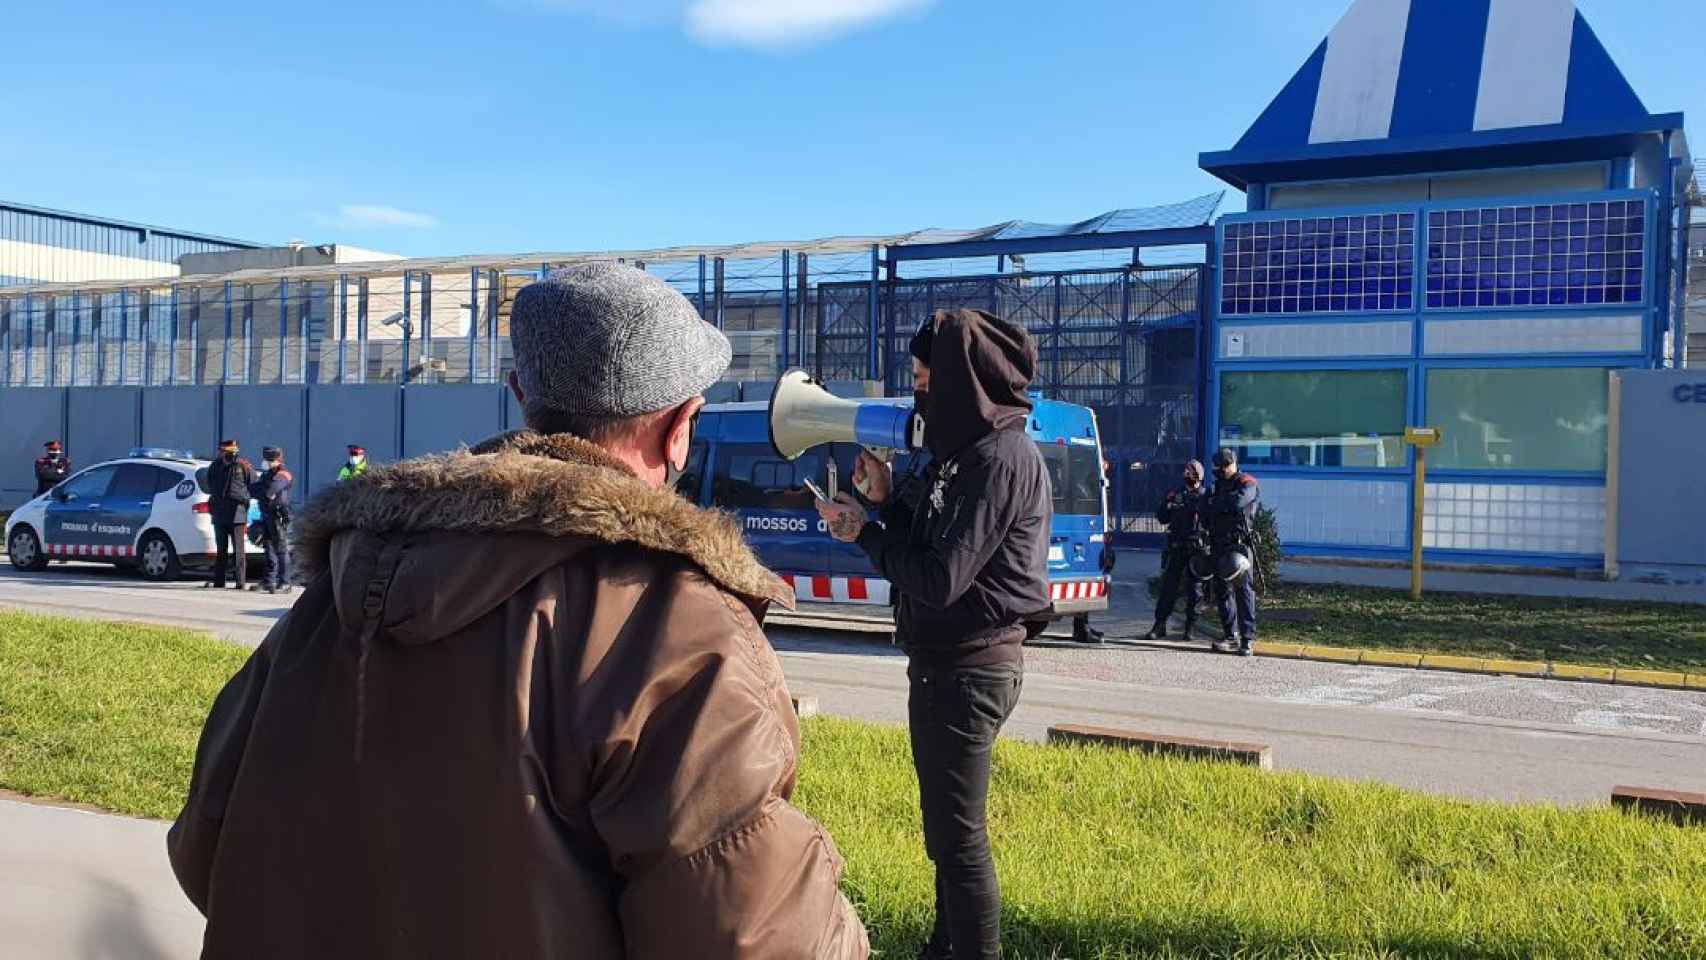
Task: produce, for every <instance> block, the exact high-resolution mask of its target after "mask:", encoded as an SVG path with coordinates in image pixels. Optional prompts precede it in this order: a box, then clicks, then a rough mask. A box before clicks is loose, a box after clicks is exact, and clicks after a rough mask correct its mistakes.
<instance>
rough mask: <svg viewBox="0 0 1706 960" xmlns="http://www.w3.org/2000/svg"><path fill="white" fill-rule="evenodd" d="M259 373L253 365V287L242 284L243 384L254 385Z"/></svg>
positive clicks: (255, 365) (248, 284)
mask: <svg viewBox="0 0 1706 960" xmlns="http://www.w3.org/2000/svg"><path fill="white" fill-rule="evenodd" d="M259 373H260V369H259V365H258V364H256V363H255V285H254V284H252V283H245V284H243V381H242V382H243V383H254V382H255V380H256V379H257V375H258V374H259Z"/></svg>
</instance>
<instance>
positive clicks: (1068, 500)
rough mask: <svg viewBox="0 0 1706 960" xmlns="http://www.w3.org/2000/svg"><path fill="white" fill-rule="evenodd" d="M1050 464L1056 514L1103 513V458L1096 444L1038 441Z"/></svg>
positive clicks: (1039, 447)
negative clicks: (1069, 444)
mask: <svg viewBox="0 0 1706 960" xmlns="http://www.w3.org/2000/svg"><path fill="white" fill-rule="evenodd" d="M1037 449H1038V450H1041V451H1042V454H1043V463H1044V464H1045V465H1046V466H1047V467H1048V480H1049V486H1050V487H1051V488H1052V489H1053V491H1054V512H1055V515H1056V516H1101V514H1102V459H1101V457H1099V456H1098V455H1097V453H1096V448H1095V447H1085V446H1077V445H1073V446H1068V445H1066V444H1062V443H1042V442H1039V443H1038V444H1037Z"/></svg>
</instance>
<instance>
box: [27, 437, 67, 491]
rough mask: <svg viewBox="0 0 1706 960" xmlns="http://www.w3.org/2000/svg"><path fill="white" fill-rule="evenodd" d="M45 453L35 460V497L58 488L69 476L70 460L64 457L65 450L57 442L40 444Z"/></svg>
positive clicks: (51, 441)
mask: <svg viewBox="0 0 1706 960" xmlns="http://www.w3.org/2000/svg"><path fill="white" fill-rule="evenodd" d="M42 446H43V447H44V448H46V452H45V453H44V454H42V455H41V456H39V457H37V458H36V494H35V495H36V496H38V497H39V496H41V495H42V494H44V493H46V492H48V491H49V490H52V489H53V488H54V487H57V486H59V484H60V482H61V481H63V480H64V479H65V478H66V477H68V476H70V475H71V458H69V457H67V456H66V455H65V448H64V447H62V446H60V445H59V441H58V440H49V441H48V442H46V443H44V444H42Z"/></svg>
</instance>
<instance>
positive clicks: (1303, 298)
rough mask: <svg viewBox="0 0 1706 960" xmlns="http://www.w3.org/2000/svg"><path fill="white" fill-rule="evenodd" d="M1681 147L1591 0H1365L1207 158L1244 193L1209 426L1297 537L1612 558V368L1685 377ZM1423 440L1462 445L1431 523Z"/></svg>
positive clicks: (1218, 321)
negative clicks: (1233, 139) (1631, 77)
mask: <svg viewBox="0 0 1706 960" xmlns="http://www.w3.org/2000/svg"><path fill="white" fill-rule="evenodd" d="M1476 11H1478V14H1477V13H1476ZM1466 14H1467V16H1466ZM1687 158H1688V154H1687V150H1686V146H1685V144H1684V142H1683V136H1682V116H1681V115H1680V114H1667V115H1654V114H1651V113H1649V112H1648V111H1647V109H1646V108H1645V106H1643V105H1642V103H1641V101H1640V99H1639V98H1638V97H1637V96H1636V94H1635V92H1634V91H1633V90H1632V89H1631V88H1630V86H1629V84H1628V82H1627V81H1626V80H1625V79H1624V78H1623V75H1622V73H1621V72H1620V71H1619V70H1618V68H1617V67H1616V65H1615V64H1614V63H1613V62H1612V60H1611V57H1610V56H1609V54H1608V53H1607V52H1606V50H1605V48H1604V47H1603V46H1602V45H1601V44H1600V42H1599V40H1598V38H1597V37H1596V36H1595V35H1594V33H1593V31H1592V29H1591V28H1589V26H1588V25H1587V23H1586V22H1585V21H1584V20H1583V19H1582V17H1581V16H1580V14H1578V13H1577V12H1576V11H1575V9H1574V7H1573V5H1572V4H1569V3H1562V4H1560V3H1555V2H1549V0H1548V2H1540V0H1493V2H1491V3H1485V2H1484V3H1480V4H1466V5H1455V4H1454V5H1446V4H1424V3H1419V2H1417V3H1409V2H1386V0H1358V2H1357V3H1356V4H1354V5H1353V6H1352V8H1351V10H1350V11H1349V12H1348V13H1347V14H1346V15H1345V17H1344V19H1343V20H1342V21H1340V22H1339V24H1338V25H1337V26H1336V27H1335V28H1334V30H1333V31H1332V33H1331V34H1330V35H1329V36H1328V38H1327V39H1326V40H1324V41H1323V42H1322V43H1321V44H1320V46H1318V47H1317V48H1316V50H1315V51H1314V53H1313V55H1312V56H1311V57H1310V58H1309V60H1308V61H1307V62H1306V63H1305V64H1304V66H1303V67H1302V68H1301V69H1300V70H1299V71H1298V72H1297V74H1296V75H1295V76H1294V77H1293V78H1292V80H1291V82H1290V83H1288V84H1287V85H1286V86H1285V88H1284V89H1283V90H1281V91H1280V93H1279V94H1278V96H1277V97H1276V98H1275V99H1274V100H1273V102H1272V104H1271V105H1270V106H1269V107H1268V108H1267V110H1266V111H1264V112H1263V113H1262V115H1261V116H1260V117H1259V118H1257V120H1256V121H1255V123H1254V124H1253V125H1252V126H1251V127H1250V129H1249V131H1248V132H1247V133H1246V134H1245V135H1244V137H1243V138H1242V139H1241V140H1240V141H1239V142H1238V144H1237V145H1236V146H1235V147H1234V148H1233V149H1231V150H1227V151H1222V152H1218V153H1206V154H1204V155H1203V156H1202V158H1201V166H1202V167H1203V168H1204V169H1205V170H1208V171H1209V172H1211V173H1214V174H1215V175H1217V176H1219V177H1221V178H1223V179H1225V180H1226V181H1228V182H1229V183H1232V184H1233V185H1234V186H1237V187H1239V188H1240V189H1243V190H1244V191H1245V193H1246V195H1247V197H1248V204H1247V206H1248V212H1247V213H1244V214H1239V215H1232V216H1227V217H1223V218H1222V219H1221V220H1220V222H1219V225H1218V249H1217V252H1216V257H1215V262H1214V264H1213V269H1214V271H1215V273H1214V277H1213V283H1214V287H1215V293H1216V296H1215V298H1214V306H1213V311H1212V324H1213V327H1212V331H1213V332H1212V334H1211V343H1212V350H1213V354H1212V362H1211V373H1210V382H1209V383H1208V385H1207V391H1208V394H1209V396H1210V398H1211V399H1210V406H1211V413H1210V423H1209V434H1210V436H1211V437H1212V438H1213V444H1212V445H1219V444H1224V445H1227V446H1231V447H1233V448H1235V449H1237V450H1239V451H1240V453H1241V459H1242V460H1243V462H1244V463H1246V464H1248V465H1249V466H1250V468H1251V469H1252V470H1253V471H1254V472H1256V473H1257V474H1259V475H1260V476H1261V480H1262V489H1263V496H1264V499H1265V500H1266V501H1267V502H1268V503H1269V504H1270V505H1271V506H1273V507H1274V508H1275V509H1276V510H1278V511H1279V514H1280V516H1281V517H1282V518H1283V520H1282V537H1283V539H1284V540H1285V541H1286V543H1287V546H1288V548H1290V549H1296V550H1300V551H1302V552H1310V553H1317V554H1327V555H1352V556H1355V555H1369V556H1377V557H1378V556H1398V555H1402V554H1405V553H1407V552H1408V550H1409V547H1410V544H1411V542H1412V538H1415V537H1420V538H1421V540H1422V543H1423V546H1424V548H1425V549H1426V550H1427V551H1428V553H1429V556H1430V557H1431V558H1432V559H1436V560H1459V561H1470V562H1478V563H1513V564H1522V565H1537V564H1541V565H1559V566H1579V567H1597V566H1599V565H1600V564H1601V563H1602V561H1603V558H1604V551H1605V519H1606V463H1607V432H1608V423H1609V418H1610V415H1611V413H1610V411H1609V410H1608V389H1607V387H1608V382H1609V372H1610V371H1612V370H1616V369H1621V368H1646V369H1650V368H1655V367H1660V366H1664V365H1667V364H1668V363H1670V362H1671V359H1670V357H1669V356H1668V352H1667V344H1670V343H1672V342H1673V341H1674V338H1675V335H1676V332H1677V327H1678V326H1679V320H1680V309H1679V307H1680V304H1679V303H1678V302H1677V297H1676V296H1675V293H1676V291H1675V289H1674V287H1673V284H1672V283H1671V282H1669V279H1668V278H1672V277H1674V276H1675V274H1674V273H1673V267H1674V265H1675V262H1676V257H1677V251H1676V250H1675V249H1674V247H1675V246H1676V245H1677V243H1676V239H1675V238H1676V237H1677V236H1679V235H1680V231H1675V230H1673V229H1672V227H1671V224H1672V223H1673V222H1674V218H1675V217H1677V216H1678V215H1679V214H1681V215H1682V216H1686V211H1685V210H1683V209H1682V207H1681V200H1682V197H1683V195H1684V189H1685V187H1686V184H1687V178H1688V176H1689V171H1688V169H1687V167H1688V159H1687ZM1409 426H1416V427H1422V426H1431V427H1438V428H1439V429H1441V430H1442V431H1443V434H1444V439H1443V442H1442V443H1441V444H1440V445H1439V446H1437V447H1435V448H1433V449H1432V450H1430V451H1429V453H1428V455H1427V465H1428V481H1429V482H1428V485H1427V495H1426V504H1425V512H1424V514H1423V518H1422V524H1421V529H1419V530H1418V529H1413V520H1412V510H1411V506H1410V504H1411V497H1412V487H1411V483H1412V481H1411V472H1412V460H1413V457H1414V452H1413V451H1412V450H1411V449H1409V448H1407V447H1405V446H1404V444H1403V442H1402V437H1403V435H1404V430H1405V428H1406V427H1409Z"/></svg>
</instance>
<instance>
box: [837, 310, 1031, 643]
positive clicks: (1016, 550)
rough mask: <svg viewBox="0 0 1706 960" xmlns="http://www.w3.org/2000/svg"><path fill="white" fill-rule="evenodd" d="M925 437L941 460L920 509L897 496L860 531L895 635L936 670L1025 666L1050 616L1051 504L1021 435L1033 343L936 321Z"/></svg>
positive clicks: (988, 323)
mask: <svg viewBox="0 0 1706 960" xmlns="http://www.w3.org/2000/svg"><path fill="white" fill-rule="evenodd" d="M935 322H936V324H937V327H936V336H935V342H934V344H933V345H932V349H931V358H930V361H931V362H930V393H929V398H928V401H927V405H928V410H927V411H926V414H927V415H926V419H925V429H924V438H925V443H926V445H927V446H928V447H929V448H930V453H931V455H932V457H933V459H934V461H935V467H934V469H933V470H932V471H931V474H930V476H931V483H930V485H929V488H928V489H927V490H926V491H925V493H924V496H923V497H922V499H921V500H920V501H919V503H918V505H917V507H916V508H913V507H910V506H909V505H908V504H906V503H905V502H903V501H902V500H901V499H900V498H897V497H890V499H889V502H888V503H887V504H885V505H884V507H883V510H882V513H881V517H882V523H881V524H874V523H873V524H867V525H866V527H865V530H864V532H863V533H861V534H860V535H859V546H860V547H862V548H863V549H864V551H865V553H866V554H867V555H869V556H870V558H871V562H872V563H873V564H875V565H876V567H877V569H878V570H880V571H882V574H883V576H885V577H887V578H888V579H889V582H890V583H891V584H893V585H894V588H895V590H896V591H897V592H898V593H899V594H900V604H899V608H898V609H897V611H896V627H895V639H896V641H897V642H899V643H900V644H901V645H902V646H903V647H905V648H906V651H907V654H908V656H910V657H911V658H912V660H913V661H914V662H916V663H921V664H923V665H926V666H932V667H962V666H964V667H970V666H986V665H989V664H995V663H1009V662H1018V661H1019V660H1020V658H1021V652H1020V645H1021V644H1022V643H1023V641H1024V639H1025V634H1026V629H1025V626H1024V621H1026V620H1028V619H1031V618H1033V617H1035V616H1037V615H1038V614H1040V613H1043V612H1044V611H1046V610H1047V609H1048V607H1049V599H1048V538H1049V525H1050V523H1051V521H1052V519H1053V516H1052V515H1053V504H1054V497H1053V494H1052V493H1051V491H1050V489H1049V480H1048V469H1047V468H1046V467H1045V466H1044V465H1043V458H1042V454H1041V453H1039V452H1038V450H1037V445H1036V444H1035V443H1034V442H1032V441H1031V439H1030V437H1029V436H1028V435H1027V434H1026V433H1025V421H1026V419H1027V418H1028V417H1029V416H1030V413H1031V400H1030V397H1029V396H1028V395H1027V393H1026V390H1027V389H1028V388H1029V387H1030V385H1031V380H1032V378H1033V377H1034V376H1035V375H1036V370H1037V345H1036V341H1034V340H1033V339H1031V335H1030V334H1029V333H1028V332H1026V331H1025V329H1024V328H1023V327H1020V326H1018V325H1016V324H1012V323H1009V322H1007V321H1005V320H1002V319H1000V318H998V317H995V316H993V315H991V314H988V313H984V312H983V311H981V310H943V311H939V312H937V314H936V316H935Z"/></svg>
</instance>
